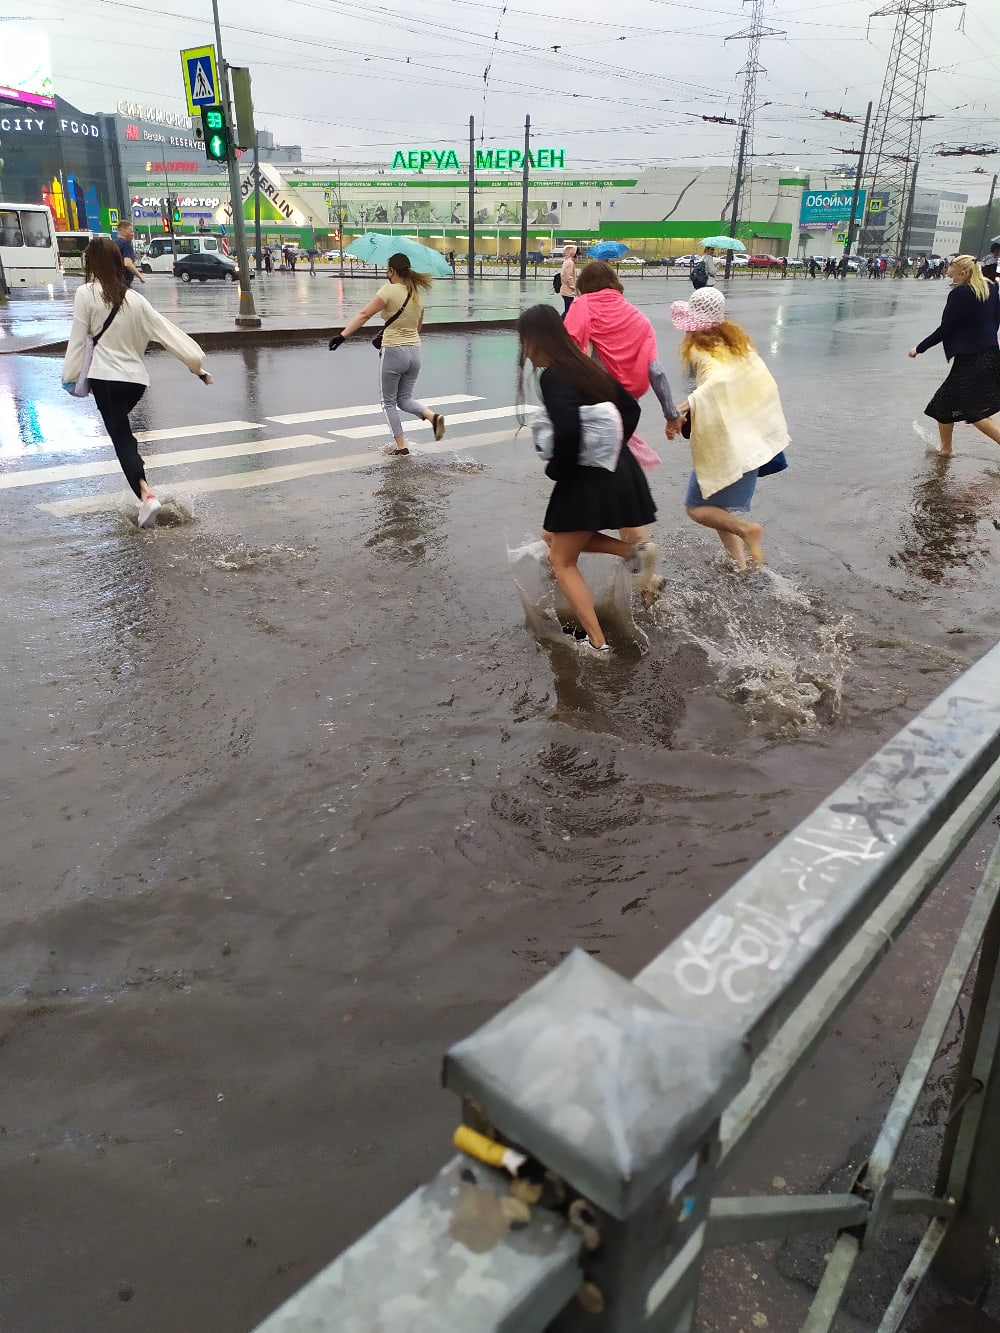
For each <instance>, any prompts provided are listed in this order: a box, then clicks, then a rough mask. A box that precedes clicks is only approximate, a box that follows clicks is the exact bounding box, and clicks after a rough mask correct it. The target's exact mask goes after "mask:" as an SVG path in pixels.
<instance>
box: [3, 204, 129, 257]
mask: <svg viewBox="0 0 1000 1333" xmlns="http://www.w3.org/2000/svg"><path fill="white" fill-rule="evenodd" d="M0 207H2V205H0ZM95 236H105V237H107V239H108V240H109V241H110V240H111V239H112V237H111V233H110V232H108V231H57V232H56V245H57V246H58V247H59V259H60V262H61V263H62V269H63V273H82V272H83V252H84V250H86V248H87V246H88V245H89V244H90V242H91V241H92V240H93V239H94V237H95Z"/></svg>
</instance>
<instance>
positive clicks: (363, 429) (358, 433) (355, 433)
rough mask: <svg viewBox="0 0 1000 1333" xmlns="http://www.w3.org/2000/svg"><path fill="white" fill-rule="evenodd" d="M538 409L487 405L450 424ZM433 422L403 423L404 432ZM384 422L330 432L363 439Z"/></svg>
mask: <svg viewBox="0 0 1000 1333" xmlns="http://www.w3.org/2000/svg"><path fill="white" fill-rule="evenodd" d="M537 410H538V409H537V408H535V407H531V406H530V405H526V406H525V407H524V408H523V409H522V408H519V407H517V406H516V404H515V405H514V406H512V407H487V408H484V409H483V410H482V411H481V412H456V413H455V414H454V415H453V416H449V417H448V424H449V425H451V426H457V425H461V424H462V423H464V422H469V421H499V420H501V419H502V418H503V417H516V416H517V414H518V412H520V411H523V412H524V413H525V414H526V415H530V414H531V413H532V412H536V411H537ZM432 425H433V423H432V422H430V421H407V422H405V423H404V425H403V433H404V434H406V435H409V434H410V432H411V431H415V430H430V429H431V427H432ZM382 426H383V423H379V424H378V425H376V424H374V423H373V424H372V425H370V426H348V428H347V429H346V430H331V431H330V432H329V434H331V435H335V436H336V437H337V438H338V439H340V440H363V439H365V438H366V437H367V436H370V435H371V433H372V431H375V430H380V429H381V428H382Z"/></svg>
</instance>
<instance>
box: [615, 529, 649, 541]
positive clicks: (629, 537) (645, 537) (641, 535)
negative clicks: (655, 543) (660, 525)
mask: <svg viewBox="0 0 1000 1333" xmlns="http://www.w3.org/2000/svg"><path fill="white" fill-rule="evenodd" d="M618 535H619V537H621V539H622V541H623V542H630V543H632V544H633V545H634V544H635V543H636V542H648V541H649V528H619V529H618Z"/></svg>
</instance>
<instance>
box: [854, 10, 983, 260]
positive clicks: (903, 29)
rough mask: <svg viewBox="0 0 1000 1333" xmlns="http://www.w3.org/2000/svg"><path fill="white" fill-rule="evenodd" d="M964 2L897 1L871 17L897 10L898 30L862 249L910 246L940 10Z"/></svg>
mask: <svg viewBox="0 0 1000 1333" xmlns="http://www.w3.org/2000/svg"><path fill="white" fill-rule="evenodd" d="M964 7H965V0H892V3H891V4H887V5H884V6H883V7H882V8H881V9H877V10H875V12H874V13H873V14H872V16H871V17H872V18H887V17H888V16H889V15H893V14H894V15H895V16H896V30H895V33H894V34H893V38H892V49H891V51H890V52H889V63H888V64H887V65H886V70H885V81H884V82H883V84H882V96H881V98H880V99H879V104H878V112H877V114H876V116H875V127H874V129H873V131H872V138H871V144H870V146H869V149H868V161H867V163H866V165H865V172H864V176H865V180H866V181H867V182H868V185H869V195H868V201H867V202H868V211H867V212H866V214H865V217H864V221H863V223H862V226H861V232H860V236H859V246H858V248H859V249H863V248H864V247H865V246H868V247H871V246H872V245H878V246H880V247H881V248H882V249H883V250H885V251H887V252H889V253H896V254H902V252H903V250H904V249H905V247H906V244H907V241H908V239H909V228H910V216H911V213H912V208H911V203H912V200H913V195H914V192H915V186H916V171H917V159H918V158H919V157H920V135H921V131H922V129H923V123H924V119H925V117H924V98H925V96H926V93H927V65H928V60H929V57H930V49H931V30H932V27H933V23H934V15H935V14H936V13H937V11H938V10H939V9H959V8H962V9H964ZM873 206H874V207H873Z"/></svg>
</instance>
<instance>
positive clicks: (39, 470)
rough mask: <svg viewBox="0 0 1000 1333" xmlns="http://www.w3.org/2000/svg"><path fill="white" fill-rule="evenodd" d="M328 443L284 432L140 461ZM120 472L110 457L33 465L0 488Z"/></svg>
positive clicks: (203, 459) (207, 458) (197, 459)
mask: <svg viewBox="0 0 1000 1333" xmlns="http://www.w3.org/2000/svg"><path fill="white" fill-rule="evenodd" d="M329 443H330V441H329V438H328V437H327V436H326V435H286V436H284V437H282V438H281V439H277V440H247V441H244V442H243V443H242V444H220V445H217V446H216V447H215V448H209V449H180V450H177V451H176V452H175V453H169V454H149V455H147V457H146V459H145V460H144V461H145V464H146V470H147V471H149V472H153V471H156V470H158V469H159V468H162V467H180V466H182V465H183V464H185V463H211V462H214V461H215V460H216V459H219V458H247V457H250V456H251V455H253V454H273V453H278V452H280V451H281V450H283V449H305V448H308V447H309V446H310V445H316V444H329ZM120 471H121V467H120V465H119V464H118V462H117V461H116V460H115V459H113V458H112V459H109V460H106V459H101V460H100V461H98V462H93V463H65V464H63V465H62V466H61V467H33V468H28V469H27V470H26V471H24V472H11V473H9V474H7V475H6V476H0V491H8V490H15V489H16V488H18V487H20V486H41V485H44V484H47V485H52V484H54V483H55V482H59V481H75V480H76V479H77V478H78V477H112V476H114V475H115V473H118V472H120Z"/></svg>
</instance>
